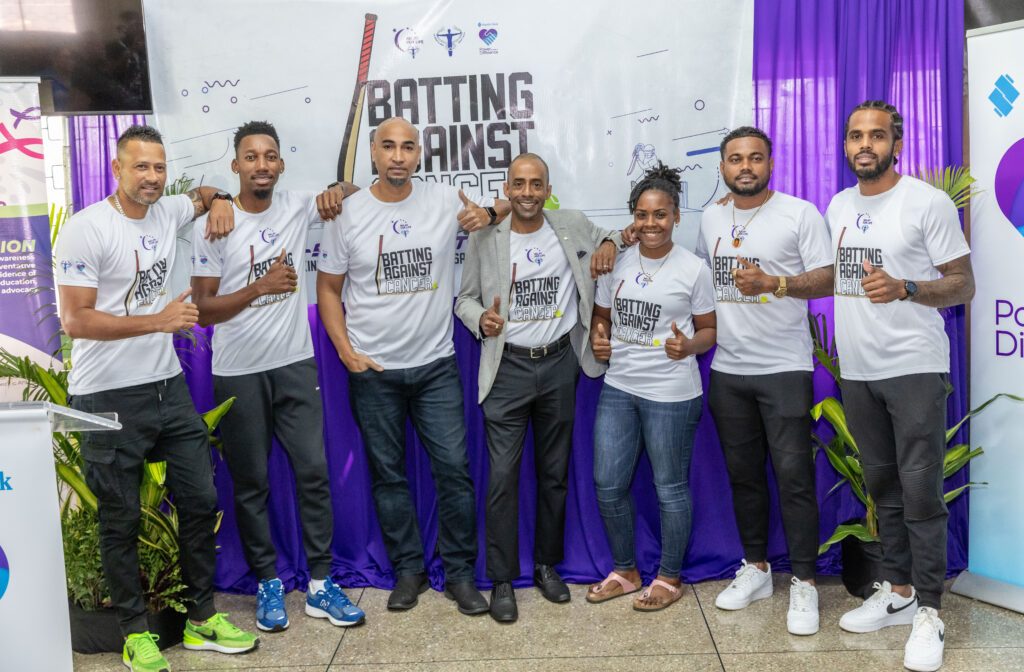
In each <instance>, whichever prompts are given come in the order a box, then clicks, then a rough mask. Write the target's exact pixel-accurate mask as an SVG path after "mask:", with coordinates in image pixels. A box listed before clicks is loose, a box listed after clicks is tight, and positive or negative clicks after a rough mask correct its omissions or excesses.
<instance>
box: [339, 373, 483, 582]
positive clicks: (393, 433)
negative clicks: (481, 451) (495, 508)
mask: <svg viewBox="0 0 1024 672" xmlns="http://www.w3.org/2000/svg"><path fill="white" fill-rule="evenodd" d="M348 380H349V383H348V385H349V400H350V401H351V403H352V412H353V414H354V415H355V419H356V423H357V424H358V425H359V431H360V433H361V434H362V436H363V444H364V445H365V446H366V455H367V458H368V461H369V464H370V476H371V478H372V480H373V501H374V504H375V505H376V508H377V518H378V520H379V521H380V527H381V532H382V533H383V536H384V544H385V546H386V547H387V549H388V558H389V559H390V560H391V566H392V568H393V569H394V571H395V576H410V575H414V574H420V573H422V572H423V571H424V569H425V568H424V562H423V542H422V540H421V538H420V531H419V526H418V525H417V523H416V510H415V508H414V507H413V503H412V497H411V496H410V494H409V481H408V478H407V477H406V470H405V421H406V418H407V417H408V418H409V419H411V420H412V424H413V427H415V428H416V433H417V434H418V435H419V438H420V441H422V442H423V446H424V448H425V449H426V451H427V455H428V456H429V457H430V469H431V472H432V473H433V475H434V486H435V489H436V490H437V506H438V513H439V515H438V528H439V531H438V547H439V550H440V553H441V559H442V560H443V561H444V569H445V575H446V579H447V580H448V581H450V582H461V581H472V580H473V577H474V564H475V562H476V554H477V542H476V499H475V495H474V492H473V482H472V480H470V478H469V460H468V459H467V457H466V424H465V416H464V414H463V407H462V384H461V382H460V381H459V370H458V367H457V366H456V364H455V357H454V356H451V357H445V358H443V359H439V360H437V361H435V362H431V363H430V364H425V365H423V366H416V367H412V368H408V369H386V370H384V371H381V372H377V371H373V370H372V369H367V370H366V371H363V372H361V373H349V378H348Z"/></svg>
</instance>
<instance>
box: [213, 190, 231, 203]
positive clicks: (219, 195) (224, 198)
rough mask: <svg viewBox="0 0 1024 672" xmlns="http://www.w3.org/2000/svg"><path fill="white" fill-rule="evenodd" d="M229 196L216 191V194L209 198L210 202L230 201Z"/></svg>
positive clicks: (226, 193)
mask: <svg viewBox="0 0 1024 672" xmlns="http://www.w3.org/2000/svg"><path fill="white" fill-rule="evenodd" d="M230 200H231V194H229V193H228V192H226V191H218V192H217V193H216V194H214V195H213V196H211V197H210V202H213V201H230Z"/></svg>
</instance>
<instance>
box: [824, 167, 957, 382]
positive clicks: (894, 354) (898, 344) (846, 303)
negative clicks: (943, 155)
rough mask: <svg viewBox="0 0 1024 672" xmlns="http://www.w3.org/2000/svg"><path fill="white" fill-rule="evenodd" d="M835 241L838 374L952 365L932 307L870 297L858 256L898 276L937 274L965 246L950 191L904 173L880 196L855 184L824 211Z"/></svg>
mask: <svg viewBox="0 0 1024 672" xmlns="http://www.w3.org/2000/svg"><path fill="white" fill-rule="evenodd" d="M825 219H826V221H827V222H828V225H829V228H830V229H831V230H832V241H833V245H834V249H835V260H836V261H835V278H836V279H835V316H836V346H837V349H838V351H839V358H840V364H841V366H842V375H843V378H848V379H850V380H882V379H885V378H895V377H896V376H905V375H910V374H914V373H947V372H949V339H948V338H947V337H946V332H945V329H944V328H943V320H942V316H941V315H940V314H939V311H938V310H936V309H935V308H929V307H928V306H922V305H920V304H917V303H914V302H913V301H909V300H907V301H893V302H891V303H871V301H870V300H868V299H867V297H865V296H864V288H863V287H861V284H860V281H861V278H863V277H864V275H865V273H864V268H863V262H864V260H865V259H867V260H868V261H869V262H870V263H871V264H872V265H873V266H879V267H881V268H883V269H885V272H886V273H888V274H889V275H891V276H892V277H894V278H897V279H906V280H916V281H920V280H937V279H939V278H940V277H942V275H941V274H940V273H939V272H938V271H937V270H935V267H936V266H939V265H941V264H944V263H946V262H948V261H952V260H954V259H959V258H960V257H962V256H964V255H966V254H969V253H970V248H969V247H968V246H967V241H966V240H965V239H964V234H963V231H962V230H961V229H960V219H959V217H958V216H957V210H956V206H954V205H953V202H952V201H951V200H950V199H949V197H948V196H947V195H946V194H945V193H943V192H941V191H939V190H938V189H935V188H934V187H932V186H930V185H928V184H926V183H924V182H922V181H921V180H918V179H915V178H913V177H908V176H906V175H904V176H903V177H902V178H900V181H899V182H897V183H896V186H895V187H893V188H892V189H890V190H888V191H886V192H885V193H883V194H879V195H877V196H862V195H861V193H860V189H859V187H856V186H854V187H850V188H849V189H844V190H843V191H841V192H839V193H838V194H836V195H835V197H834V198H833V199H832V202H831V203H830V204H829V206H828V210H827V211H826V213H825Z"/></svg>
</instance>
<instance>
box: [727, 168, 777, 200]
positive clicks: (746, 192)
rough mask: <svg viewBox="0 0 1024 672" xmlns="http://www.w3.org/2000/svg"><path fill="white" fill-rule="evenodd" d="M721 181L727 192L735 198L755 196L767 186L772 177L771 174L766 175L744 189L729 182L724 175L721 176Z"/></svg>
mask: <svg viewBox="0 0 1024 672" xmlns="http://www.w3.org/2000/svg"><path fill="white" fill-rule="evenodd" d="M722 179H724V180H725V186H727V187H729V190H730V191H731V192H732V193H734V194H736V195H737V196H757V195H758V194H760V193H761V192H762V191H764V190H765V188H766V187H767V186H768V182H769V180H771V179H772V175H771V173H768V174H767V175H765V176H764V177H763V178H761V179H760V180H757V181H755V182H754V183H753V184H751V185H750V186H746V187H741V186H740V185H739V183H738V182H737V181H735V180H730V179H729V178H727V177H725V176H724V175H723V176H722Z"/></svg>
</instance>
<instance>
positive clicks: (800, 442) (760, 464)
mask: <svg viewBox="0 0 1024 672" xmlns="http://www.w3.org/2000/svg"><path fill="white" fill-rule="evenodd" d="M709 387H710V389H709V390H708V406H709V407H710V409H711V414H712V415H713V416H714V419H715V427H716V428H717V429H718V439H719V441H720V442H721V444H722V451H723V452H724V453H725V463H726V468H727V469H728V471H729V482H730V484H731V485H732V502H733V508H734V509H735V512H736V524H737V526H738V527H739V533H740V540H741V542H742V543H743V553H744V554H745V555H746V559H747V560H748V561H750V562H763V561H764V560H767V555H768V476H767V473H766V471H765V466H766V460H767V458H768V455H769V454H770V455H771V460H772V466H773V467H774V468H775V479H776V482H777V483H778V487H779V505H780V508H781V509H782V526H783V529H784V531H785V534H786V543H787V545H788V546H789V560H790V564H791V565H792V567H793V574H794V575H795V576H796V577H797V578H798V579H800V580H804V581H806V580H807V579H813V578H814V573H815V572H814V568H815V562H816V560H817V558H818V499H817V495H816V492H815V487H814V450H813V448H812V446H811V416H810V413H809V411H810V408H811V403H812V400H813V396H814V389H813V385H812V380H811V372H810V371H786V372H782V373H770V374H764V375H758V376H740V375H734V374H730V373H722V372H720V371H712V372H711V382H710V386H709Z"/></svg>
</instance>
